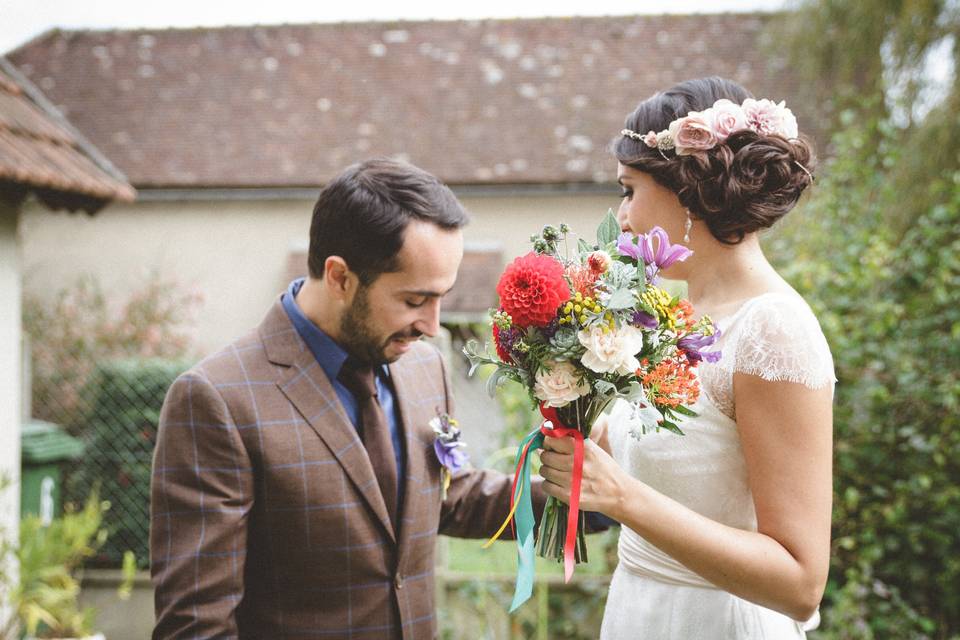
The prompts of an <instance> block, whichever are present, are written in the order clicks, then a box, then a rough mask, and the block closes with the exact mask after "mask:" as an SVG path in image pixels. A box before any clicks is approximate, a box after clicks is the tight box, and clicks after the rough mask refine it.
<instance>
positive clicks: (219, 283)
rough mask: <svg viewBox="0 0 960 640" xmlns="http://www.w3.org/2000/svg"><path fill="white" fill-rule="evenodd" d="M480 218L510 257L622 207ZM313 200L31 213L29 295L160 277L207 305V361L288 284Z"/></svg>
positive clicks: (559, 198)
mask: <svg viewBox="0 0 960 640" xmlns="http://www.w3.org/2000/svg"><path fill="white" fill-rule="evenodd" d="M462 200H463V203H464V205H465V206H466V207H467V209H468V210H469V211H470V212H471V213H472V214H473V222H472V223H471V225H470V226H469V227H468V228H467V230H466V233H465V236H466V240H467V242H477V243H484V244H487V243H500V244H501V245H502V246H503V252H504V256H505V257H506V258H508V259H509V258H512V257H513V256H516V255H520V254H521V253H525V252H526V251H528V250H529V249H530V245H529V242H528V238H529V236H530V235H531V234H532V233H536V232H537V231H539V230H540V228H541V227H542V226H543V225H544V224H547V223H559V222H567V223H568V224H570V225H571V226H573V228H574V229H575V230H580V229H582V230H585V231H587V232H589V234H590V235H591V237H592V234H593V231H594V229H595V227H596V224H597V223H598V222H599V220H600V219H601V217H602V215H603V213H605V212H606V210H607V209H608V208H609V207H616V205H617V199H616V196H615V193H614V192H613V191H612V190H611V195H610V196H603V195H583V194H580V195H578V194H560V195H549V196H544V195H521V196H516V195H514V196H479V197H464V198H462ZM312 207H313V202H312V201H310V200H271V201H256V202H254V201H216V202H210V201H208V202H201V201H188V202H139V203H136V204H133V205H112V206H110V207H108V208H106V209H105V210H103V211H101V212H100V213H98V214H97V215H96V216H94V217H89V216H86V215H68V214H65V213H62V212H59V213H57V212H50V211H47V210H44V209H42V208H40V207H33V206H27V207H26V208H25V209H24V214H23V221H22V235H23V255H24V266H23V274H24V287H25V288H26V290H29V291H30V292H42V293H44V294H52V293H54V292H56V291H57V290H59V289H60V288H62V287H63V286H64V285H65V284H67V283H69V282H71V281H72V280H74V279H75V278H76V277H77V276H78V275H80V274H81V273H91V274H94V275H95V276H96V277H97V278H98V279H99V280H100V282H101V283H102V284H103V285H104V287H105V289H106V290H107V291H108V292H110V293H111V294H115V295H116V296H118V297H121V298H122V297H125V296H127V295H129V293H130V292H132V291H133V290H134V289H136V287H137V286H138V285H139V284H140V283H142V282H143V281H144V279H145V278H146V276H147V275H148V274H149V273H150V271H151V270H153V269H159V270H160V271H162V272H163V273H164V274H167V275H169V276H172V277H173V278H175V279H176V280H177V281H178V282H179V283H180V284H181V285H182V286H184V287H186V288H196V289H197V290H198V291H199V292H200V293H201V294H202V295H203V298H204V302H203V305H202V308H201V309H200V315H199V318H198V319H197V323H196V334H195V339H196V345H197V347H198V350H199V351H200V352H201V353H207V352H210V351H211V350H213V349H215V348H217V347H218V346H221V345H223V344H225V343H227V342H229V341H230V340H232V339H233V338H235V337H236V336H238V335H240V334H242V333H243V332H245V331H246V330H248V329H249V328H251V327H254V326H256V325H257V324H258V323H259V322H260V320H261V318H262V317H263V315H264V313H265V312H266V310H267V308H268V307H269V305H270V304H271V302H272V301H273V300H274V298H275V296H276V295H277V294H278V293H279V292H280V291H281V290H282V287H283V286H284V285H285V283H284V282H283V280H284V274H285V272H286V267H287V256H288V254H289V252H290V250H291V249H292V248H294V247H305V246H306V242H307V238H308V233H309V227H310V214H311V210H312Z"/></svg>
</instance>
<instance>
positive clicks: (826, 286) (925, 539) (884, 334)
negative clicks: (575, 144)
mask: <svg viewBox="0 0 960 640" xmlns="http://www.w3.org/2000/svg"><path fill="white" fill-rule="evenodd" d="M844 125H845V128H844V130H843V132H842V133H841V135H839V136H838V137H837V138H836V139H835V141H834V146H835V148H837V149H838V150H840V153H839V155H838V156H837V157H836V158H835V159H833V160H832V161H831V162H829V163H828V164H827V165H826V166H825V167H824V168H823V169H822V170H821V171H820V175H821V176H823V178H822V179H821V181H820V183H818V185H817V187H816V189H815V195H814V197H813V198H812V199H811V200H810V201H809V202H808V203H806V205H805V206H804V209H803V211H802V212H801V214H800V215H799V216H798V217H797V219H796V220H794V221H793V222H792V223H791V226H790V228H788V229H786V230H785V231H784V233H782V234H780V237H779V238H778V239H777V241H776V242H774V245H773V251H772V254H773V255H775V256H777V257H778V259H779V262H780V266H781V267H782V270H783V271H784V272H785V273H786V274H787V276H788V278H789V279H790V280H791V281H792V282H793V283H794V284H795V285H796V286H798V288H799V289H800V290H801V292H802V293H804V295H805V296H806V297H807V298H808V299H809V300H810V301H811V303H812V304H813V305H814V307H815V308H816V311H817V312H818V316H819V318H820V320H821V323H822V325H823V327H824V331H825V333H826V334H827V338H828V340H829V341H830V344H831V347H832V350H833V354H834V359H835V362H836V369H837V376H838V378H839V383H838V385H837V390H836V401H835V421H834V422H835V430H836V437H835V442H836V454H835V498H834V530H833V536H834V546H833V552H832V571H831V576H830V583H829V585H828V590H827V594H826V598H825V602H824V625H823V630H822V631H821V632H819V633H818V635H817V636H816V637H818V638H837V639H840V638H843V639H854V638H857V639H859V638H862V639H873V638H877V639H880V638H898V639H899V638H943V639H945V638H956V637H958V634H960V533H958V532H960V486H958V479H960V412H958V405H960V372H958V363H960V298H958V293H957V292H958V291H960V174H951V173H945V174H942V175H932V176H929V177H926V178H925V179H926V184H927V193H925V198H924V199H925V200H927V201H929V203H930V204H923V205H922V206H920V207H919V208H918V210H917V211H916V212H910V213H911V215H910V216H909V217H907V219H906V220H905V219H904V218H905V212H904V210H902V209H900V208H899V207H897V206H895V205H894V204H893V203H896V202H897V198H898V196H899V194H897V193H895V189H893V188H891V186H890V185H891V184H892V182H891V180H890V179H889V176H890V173H892V172H896V171H899V170H901V168H902V167H901V161H900V155H901V153H902V152H903V147H902V145H900V144H899V141H900V140H901V138H900V135H901V132H900V131H898V130H896V129H895V128H893V127H891V126H889V125H888V124H885V123H883V122H879V123H876V122H874V123H872V124H871V123H870V122H869V121H859V119H858V118H855V117H854V116H852V114H851V115H848V116H847V118H846V120H845V122H844ZM868 144H869V145H870V146H871V148H873V149H875V150H876V151H875V152H873V153H871V154H869V155H867V154H863V153H860V152H858V150H860V149H864V148H866V147H867V146H868Z"/></svg>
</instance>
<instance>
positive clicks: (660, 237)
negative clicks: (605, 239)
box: [617, 227, 693, 282]
mask: <svg viewBox="0 0 960 640" xmlns="http://www.w3.org/2000/svg"><path fill="white" fill-rule="evenodd" d="M636 240H637V242H636V243H634V237H633V235H632V234H630V233H627V232H624V233H621V234H620V236H619V237H618V238H617V250H618V251H619V252H620V255H623V256H630V257H631V258H633V259H634V260H642V261H643V264H644V265H645V267H646V268H645V270H644V271H645V272H646V274H647V280H648V281H649V282H653V281H654V280H655V279H656V277H657V273H659V272H660V271H663V270H664V269H669V268H670V267H671V266H672V265H673V264H675V263H677V262H683V261H684V260H686V259H687V258H689V257H690V256H692V255H693V251H690V249H687V248H686V247H685V246H683V245H682V244H670V239H669V238H668V237H667V232H666V231H664V230H663V229H661V228H660V227H654V228H653V229H651V230H650V233H641V234H640V235H639V236H637V237H636ZM654 240H656V241H657V242H656V246H654Z"/></svg>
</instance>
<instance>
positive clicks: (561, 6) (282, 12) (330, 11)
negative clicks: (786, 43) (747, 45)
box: [0, 0, 789, 53]
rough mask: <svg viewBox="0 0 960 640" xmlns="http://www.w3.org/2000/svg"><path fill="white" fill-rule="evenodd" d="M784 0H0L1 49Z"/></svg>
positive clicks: (742, 7)
mask: <svg viewBox="0 0 960 640" xmlns="http://www.w3.org/2000/svg"><path fill="white" fill-rule="evenodd" d="M788 2H789V0H661V1H653V0H578V1H571V0H524V1H523V2H521V1H520V0H486V1H485V2H470V3H462V2H452V1H451V0H445V1H443V2H440V1H438V0H405V1H403V2H398V1H397V0H392V1H390V2H386V1H384V0H345V1H344V0H340V1H332V0H269V1H268V2H264V1H263V0H234V1H233V2H210V1H206V0H160V1H157V0H0V53H5V52H7V51H9V50H10V49H13V48H15V47H17V46H19V45H21V44H23V43H24V42H26V41H28V40H29V39H30V38H33V37H34V36H37V35H39V34H41V33H43V32H44V31H47V30H48V29H52V28H53V27H60V28H65V29H90V28H93V29H110V28H137V27H155V28H161V27H196V26H219V25H228V24H229V25H242V24H279V23H284V22H340V21H351V22H352V21H358V20H425V19H437V20H452V19H457V18H513V17H539V16H574V15H581V16H582V15H627V14H636V13H694V12H710V13H714V12H719V11H772V10H776V9H780V8H782V7H784V6H786V5H787V4H788Z"/></svg>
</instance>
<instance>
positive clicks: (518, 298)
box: [464, 212, 720, 611]
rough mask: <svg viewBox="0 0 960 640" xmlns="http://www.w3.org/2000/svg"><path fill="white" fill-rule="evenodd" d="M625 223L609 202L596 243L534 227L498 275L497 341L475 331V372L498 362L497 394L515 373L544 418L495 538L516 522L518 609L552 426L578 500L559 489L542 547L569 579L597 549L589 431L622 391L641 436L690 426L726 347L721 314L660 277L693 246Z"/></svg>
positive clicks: (524, 447) (522, 456)
mask: <svg viewBox="0 0 960 640" xmlns="http://www.w3.org/2000/svg"><path fill="white" fill-rule="evenodd" d="M619 231H620V228H619V225H618V224H617V222H616V219H615V218H614V216H613V214H612V212H608V213H607V215H606V217H605V218H604V220H603V222H602V223H601V224H600V227H599V228H598V230H597V237H596V244H593V245H591V244H588V243H587V242H586V241H584V240H583V239H580V240H579V241H578V242H577V248H576V250H575V251H573V252H571V251H570V250H569V247H568V238H567V236H568V235H569V234H570V229H569V227H567V226H566V225H563V224H561V225H560V226H559V228H557V227H553V226H547V227H545V228H544V229H543V232H542V233H541V234H540V235H538V236H533V237H532V238H531V241H532V242H533V249H534V250H533V251H532V252H530V253H528V254H526V255H524V256H522V257H519V258H517V259H516V260H514V261H513V262H512V263H511V264H510V265H508V266H507V268H506V270H505V271H504V273H503V275H502V276H501V277H500V282H499V284H498V285H497V293H498V294H499V297H500V307H499V309H497V310H496V311H495V312H494V313H493V342H494V346H495V349H494V350H493V351H491V350H490V347H489V346H486V347H485V348H484V349H481V348H480V347H479V345H478V344H477V343H476V341H471V342H469V343H468V344H467V346H466V347H465V349H464V353H465V354H466V355H467V357H468V358H469V359H470V362H471V365H472V366H471V369H470V372H471V374H472V373H473V372H474V371H475V370H476V368H477V367H478V366H481V365H485V364H490V365H495V366H496V369H495V370H494V371H493V373H492V375H491V376H490V378H489V381H488V389H489V390H490V391H491V393H493V392H494V390H495V389H496V387H497V386H498V385H499V384H500V383H501V382H503V381H504V380H513V381H515V382H517V383H519V384H521V385H523V386H524V387H525V388H526V390H527V391H528V393H529V394H530V398H531V401H532V402H533V403H534V404H536V405H539V407H540V411H541V413H542V414H543V416H544V418H545V420H544V423H543V424H542V425H541V427H540V428H538V429H535V430H534V431H533V432H531V433H530V434H529V435H528V436H527V437H526V438H524V440H523V441H522V442H521V444H520V447H519V449H518V452H517V460H516V463H517V470H516V473H515V476H514V492H513V496H512V509H511V511H510V515H509V516H508V517H507V521H506V522H504V526H503V527H501V528H500V531H498V532H497V534H495V535H494V536H493V538H491V540H490V541H488V543H487V544H488V545H489V544H490V543H492V542H493V540H496V539H497V538H498V537H499V536H500V534H501V533H503V531H504V529H505V528H506V526H507V525H508V524H509V523H510V521H511V520H513V521H514V523H515V533H516V539H517V545H518V547H519V567H518V575H517V586H516V591H515V593H514V600H513V605H512V606H511V611H513V610H514V609H516V608H517V607H518V606H520V605H521V604H522V603H523V602H524V601H526V600H527V599H528V598H529V597H530V594H531V593H532V589H533V553H534V537H533V525H534V518H533V507H532V503H531V502H530V465H529V462H530V456H529V453H530V452H531V451H533V450H535V449H537V448H540V447H541V446H542V444H543V439H544V438H546V437H564V436H570V437H573V438H574V443H575V454H574V464H575V468H574V474H573V486H572V487H571V496H570V502H569V505H570V506H569V507H568V506H567V505H565V504H563V503H561V502H560V501H558V500H555V499H553V498H550V499H548V502H547V505H546V509H545V511H544V515H543V519H542V521H541V524H540V529H539V532H538V533H537V536H536V551H537V553H538V554H539V555H540V556H542V557H546V558H553V559H556V560H558V561H563V563H564V575H565V578H566V580H568V581H569V579H570V577H571V576H572V574H573V567H574V565H575V564H576V563H579V562H586V560H587V548H586V542H585V539H584V534H583V531H584V516H583V514H582V513H581V512H580V511H579V509H578V504H579V496H580V486H579V485H580V477H581V474H582V461H583V439H584V438H587V437H589V436H590V428H591V426H592V425H593V423H594V422H595V421H596V419H597V418H598V417H599V416H600V414H601V413H602V412H603V411H604V410H605V409H606V408H607V407H608V406H610V405H611V403H612V401H613V400H615V399H617V398H623V399H625V400H627V401H628V402H629V403H630V405H631V407H632V410H633V413H634V417H635V418H638V419H637V420H635V421H633V422H634V424H639V425H641V426H640V427H639V429H638V430H636V431H635V432H634V433H633V435H634V436H635V437H639V436H640V435H641V434H642V433H643V432H645V431H646V430H648V429H654V430H656V429H669V430H671V431H674V432H676V433H678V434H682V431H681V429H680V426H679V424H678V423H680V422H682V419H683V417H684V416H694V415H696V414H695V413H694V412H693V411H692V410H691V409H690V408H689V406H690V405H692V404H693V403H694V402H696V400H697V397H698V396H699V392H700V389H699V383H698V379H697V377H696V375H695V372H694V369H695V367H696V366H697V364H698V363H699V362H701V361H704V360H706V361H708V362H712V361H715V360H716V359H718V358H719V357H720V354H719V352H717V351H707V350H706V349H707V347H709V346H711V345H712V344H713V343H714V342H716V340H717V338H718V337H719V334H718V332H717V331H716V329H715V328H714V326H713V324H712V322H711V321H710V319H709V318H707V317H703V318H701V319H699V320H696V319H695V318H694V312H693V308H692V307H691V306H690V303H689V302H687V301H686V300H682V299H679V298H678V297H675V296H671V295H670V294H669V293H667V291H665V290H664V289H663V288H661V287H660V286H658V284H657V278H658V275H659V273H660V272H661V271H662V270H664V269H666V268H668V267H669V266H670V265H672V264H674V263H675V262H677V261H681V260H686V259H687V258H688V257H689V256H690V255H691V253H692V252H691V251H690V250H688V249H687V248H686V247H683V246H681V245H677V244H670V241H669V239H668V237H667V234H666V233H665V232H664V231H663V230H662V229H660V228H659V227H656V228H654V229H653V230H652V231H651V232H650V233H649V234H643V235H640V236H634V235H632V234H630V233H620V232H619ZM561 246H562V247H563V248H564V251H563V253H562V254H561V250H560V249H561Z"/></svg>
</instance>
